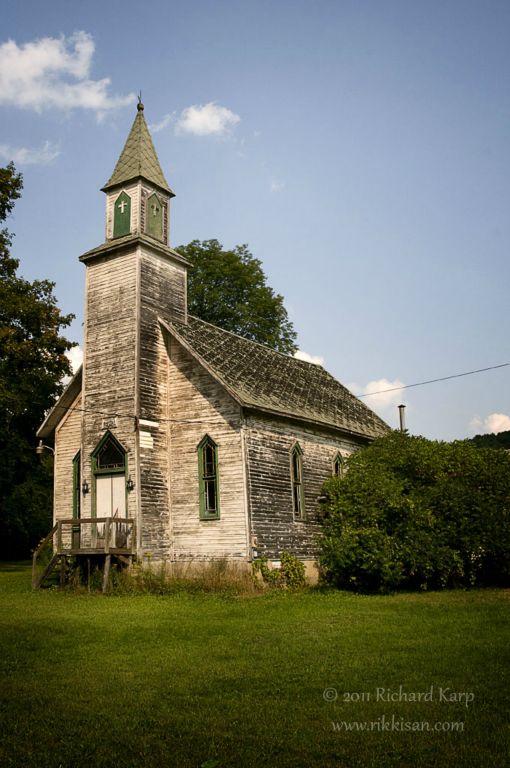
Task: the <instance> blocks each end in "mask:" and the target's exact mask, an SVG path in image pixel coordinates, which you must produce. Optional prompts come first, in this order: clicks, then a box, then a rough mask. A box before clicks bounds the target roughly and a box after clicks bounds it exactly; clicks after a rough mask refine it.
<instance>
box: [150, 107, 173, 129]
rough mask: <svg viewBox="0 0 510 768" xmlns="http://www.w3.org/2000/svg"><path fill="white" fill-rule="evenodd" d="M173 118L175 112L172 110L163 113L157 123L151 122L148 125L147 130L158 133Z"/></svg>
mask: <svg viewBox="0 0 510 768" xmlns="http://www.w3.org/2000/svg"><path fill="white" fill-rule="evenodd" d="M173 120H175V112H172V113H171V114H168V115H165V116H164V117H163V118H162V119H161V120H160V121H159V123H152V124H151V125H149V131H150V132H151V133H159V131H163V130H164V129H165V128H166V127H167V126H168V125H170V123H171V122H172V121H173Z"/></svg>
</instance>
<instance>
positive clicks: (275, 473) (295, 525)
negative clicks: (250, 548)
mask: <svg viewBox="0 0 510 768" xmlns="http://www.w3.org/2000/svg"><path fill="white" fill-rule="evenodd" d="M245 433H246V452H247V461H248V478H249V479H248V488H249V497H250V505H251V525H252V531H251V535H252V536H253V537H255V538H256V541H257V546H256V550H257V552H258V554H259V555H266V556H267V557H269V558H270V559H278V558H279V557H280V554H281V552H282V550H288V551H289V552H292V553H293V554H295V555H297V556H299V557H302V558H310V557H315V556H316V555H317V553H318V547H317V538H318V536H319V535H320V532H321V519H320V514H319V505H318V501H317V499H318V497H319V495H320V493H321V489H322V484H323V482H324V480H326V479H327V478H328V477H331V475H332V462H333V459H334V457H335V455H336V453H337V451H339V450H340V451H341V452H342V454H343V455H349V454H350V453H352V452H353V451H355V450H357V449H358V448H359V443H356V442H354V441H351V440H350V439H349V438H341V437H338V438H336V437H334V436H331V435H328V434H321V433H320V432H316V431H314V430H313V429H308V428H305V427H300V426H298V425H296V424H295V423H292V422H286V421H285V420H283V419H282V420H278V419H274V420H272V419H269V418H268V419H264V418H257V417H253V416H250V417H249V418H248V420H247V425H246V428H245ZM296 441H298V442H299V445H300V446H301V448H302V450H303V489H304V498H305V519H304V520H295V519H294V513H293V508H292V485H291V475H290V451H291V449H292V447H293V445H294V444H295V442H296Z"/></svg>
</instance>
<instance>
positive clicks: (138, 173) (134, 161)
mask: <svg viewBox="0 0 510 768" xmlns="http://www.w3.org/2000/svg"><path fill="white" fill-rule="evenodd" d="M143 110H144V108H143V104H142V94H141V93H140V96H139V98H138V104H137V113H136V117H135V120H134V122H133V125H132V127H131V131H130V132H129V136H128V137H127V141H126V143H125V145H124V149H123V150H122V152H121V155H120V157H119V159H118V161H117V165H116V166H115V169H114V171H113V173H112V175H111V177H110V179H109V180H108V181H107V182H106V184H105V185H104V187H103V188H102V191H103V192H107V191H108V190H110V189H111V188H112V187H117V186H121V185H123V184H126V183H127V182H129V181H133V180H135V179H139V178H143V179H145V180H146V181H148V182H150V183H151V184H153V185H154V186H156V187H159V189H160V190H162V191H164V192H167V193H168V194H169V195H170V197H175V195H174V193H173V192H172V190H171V189H170V187H169V186H168V182H167V180H166V179H165V176H164V174H163V171H162V170H161V166H160V164H159V160H158V156H157V155H156V150H155V149H154V144H153V143H152V139H151V135H150V133H149V129H148V127H147V123H146V122H145V117H144V113H143Z"/></svg>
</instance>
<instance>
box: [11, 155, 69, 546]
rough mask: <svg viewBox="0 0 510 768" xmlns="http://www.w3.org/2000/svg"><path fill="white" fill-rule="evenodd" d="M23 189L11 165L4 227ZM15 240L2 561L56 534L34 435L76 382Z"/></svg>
mask: <svg viewBox="0 0 510 768" xmlns="http://www.w3.org/2000/svg"><path fill="white" fill-rule="evenodd" d="M22 187H23V181H22V177H21V175H20V174H19V173H17V172H16V169H15V168H14V165H13V164H12V163H10V164H9V165H7V166H6V167H4V168H1V169H0V221H1V222H4V221H5V219H6V217H7V216H8V215H9V214H10V213H11V211H12V209H13V206H14V203H15V201H16V200H17V199H18V198H19V197H20V195H21V190H22ZM11 244H12V235H11V234H10V233H9V232H8V230H7V229H2V230H1V231H0V555H1V556H3V557H6V556H21V555H26V554H27V553H28V551H29V548H30V547H31V546H33V545H34V544H35V543H36V542H37V540H38V538H40V536H41V535H42V534H43V533H47V532H48V528H49V527H51V489H52V472H51V460H48V458H46V460H43V461H42V462H41V461H40V460H39V458H38V457H37V456H36V454H35V451H34V448H35V445H36V438H35V432H36V430H37V428H38V427H39V425H40V424H41V422H42V420H43V418H44V414H45V412H46V411H47V409H48V408H49V407H50V406H51V405H53V403H54V402H55V400H56V398H57V397H58V395H59V394H60V393H61V391H62V383H61V381H62V378H63V376H65V375H66V374H69V373H70V372H71V371H70V363H69V360H68V358H67V357H66V354H65V353H66V351H67V350H69V349H70V348H71V347H72V346H73V344H72V343H71V342H69V341H68V340H67V339H66V338H65V337H64V336H62V335H61V332H60V331H61V329H62V328H64V327H66V326H68V325H69V324H70V322H71V320H72V319H73V315H63V314H62V313H61V312H60V310H59V308H58V306H57V301H56V298H55V296H54V294H53V288H54V283H51V282H49V281H48V280H34V281H33V282H29V281H27V280H24V279H23V278H22V277H19V276H18V274H17V270H18V266H19V261H18V260H17V259H15V258H13V257H12V256H11V255H10V247H11Z"/></svg>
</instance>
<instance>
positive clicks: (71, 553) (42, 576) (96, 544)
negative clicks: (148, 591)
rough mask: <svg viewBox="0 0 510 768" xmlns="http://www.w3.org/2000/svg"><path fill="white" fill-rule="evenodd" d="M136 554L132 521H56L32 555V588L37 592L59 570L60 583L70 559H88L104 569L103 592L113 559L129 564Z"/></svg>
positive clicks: (116, 519)
mask: <svg viewBox="0 0 510 768" xmlns="http://www.w3.org/2000/svg"><path fill="white" fill-rule="evenodd" d="M135 554H136V527H135V521H134V519H133V518H119V517H92V518H69V519H65V520H58V521H57V522H56V523H55V525H54V526H53V528H52V529H51V531H50V532H49V533H48V535H47V536H46V537H45V538H44V539H42V541H41V542H40V543H39V545H38V547H37V548H36V549H35V550H34V554H33V556H32V588H33V589H39V588H40V587H41V586H42V585H43V583H44V582H45V581H46V580H47V579H48V578H49V577H50V576H51V575H52V574H53V573H54V572H55V571H56V570H57V569H58V568H59V569H60V584H61V585H62V586H63V585H64V583H65V574H66V571H67V570H68V565H69V562H70V560H71V558H75V560H76V561H77V562H80V561H83V560H86V559H87V558H88V567H89V571H90V563H91V560H93V561H94V562H95V564H96V565H97V564H99V566H101V567H102V570H103V592H105V591H106V588H107V585H108V577H109V573H110V566H111V562H112V558H114V559H115V560H117V561H118V562H119V563H121V564H123V565H130V564H131V562H132V561H133V558H134V557H135Z"/></svg>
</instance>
